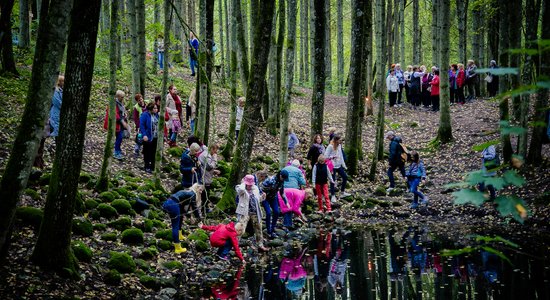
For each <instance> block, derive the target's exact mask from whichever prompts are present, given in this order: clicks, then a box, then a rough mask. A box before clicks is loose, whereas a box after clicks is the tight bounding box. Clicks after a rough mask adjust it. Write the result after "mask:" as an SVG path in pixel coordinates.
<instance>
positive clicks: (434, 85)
mask: <svg viewBox="0 0 550 300" xmlns="http://www.w3.org/2000/svg"><path fill="white" fill-rule="evenodd" d="M430 85H431V92H430V98H431V100H432V111H439V69H437V68H436V69H435V70H434V78H433V79H432V81H431V82H430Z"/></svg>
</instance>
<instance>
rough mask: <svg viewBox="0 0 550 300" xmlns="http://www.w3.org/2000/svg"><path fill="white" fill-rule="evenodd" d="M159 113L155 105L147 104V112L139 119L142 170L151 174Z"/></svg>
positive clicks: (155, 148)
mask: <svg viewBox="0 0 550 300" xmlns="http://www.w3.org/2000/svg"><path fill="white" fill-rule="evenodd" d="M158 123H159V113H158V106H157V105H156V104H155V103H149V104H147V110H146V111H145V112H143V113H142V114H141V117H140V118H139V131H140V133H141V135H142V138H143V164H144V167H143V169H144V170H145V172H147V173H153V170H154V169H155V153H156V150H157V140H158Z"/></svg>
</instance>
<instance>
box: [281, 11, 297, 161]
mask: <svg viewBox="0 0 550 300" xmlns="http://www.w3.org/2000/svg"><path fill="white" fill-rule="evenodd" d="M279 1H281V2H282V0H279ZM287 2H288V16H287V17H288V28H287V39H286V43H285V44H286V57H285V58H286V63H285V87H284V90H283V91H284V94H283V97H282V99H281V125H280V128H281V132H280V142H279V166H280V167H281V168H283V167H284V166H286V162H287V157H288V147H287V146H288V143H287V141H288V120H289V118H290V94H291V92H292V82H293V80H294V54H295V51H296V50H295V45H296V14H297V12H296V10H297V9H298V7H297V4H296V2H297V0H287ZM279 29H280V28H279Z"/></svg>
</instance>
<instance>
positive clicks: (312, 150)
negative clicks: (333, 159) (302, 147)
mask: <svg viewBox="0 0 550 300" xmlns="http://www.w3.org/2000/svg"><path fill="white" fill-rule="evenodd" d="M323 153H325V146H324V145H323V136H322V135H321V134H316V135H314V136H313V145H311V147H309V151H308V152H307V156H306V159H307V160H309V165H310V166H311V169H312V170H313V166H315V164H316V163H317V159H318V158H319V155H321V154H323Z"/></svg>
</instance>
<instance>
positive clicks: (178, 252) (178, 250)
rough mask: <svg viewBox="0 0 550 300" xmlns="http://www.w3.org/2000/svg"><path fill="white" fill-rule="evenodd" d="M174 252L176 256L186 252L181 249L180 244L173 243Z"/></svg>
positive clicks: (184, 249)
mask: <svg viewBox="0 0 550 300" xmlns="http://www.w3.org/2000/svg"><path fill="white" fill-rule="evenodd" d="M174 252H175V253H176V254H180V253H185V252H187V249H186V248H183V247H182V246H181V244H180V243H174Z"/></svg>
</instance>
